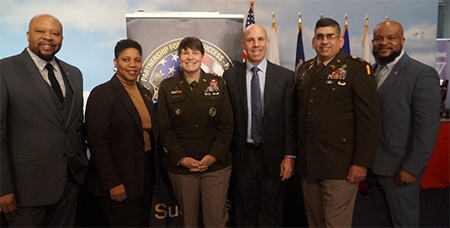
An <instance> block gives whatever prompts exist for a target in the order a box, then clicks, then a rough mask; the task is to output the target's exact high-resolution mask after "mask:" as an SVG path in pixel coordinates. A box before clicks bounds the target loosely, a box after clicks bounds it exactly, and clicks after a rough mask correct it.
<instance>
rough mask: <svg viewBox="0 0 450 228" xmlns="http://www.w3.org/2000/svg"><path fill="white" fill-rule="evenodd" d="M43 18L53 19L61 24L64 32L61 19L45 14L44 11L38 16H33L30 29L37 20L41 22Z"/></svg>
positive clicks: (29, 25)
mask: <svg viewBox="0 0 450 228" xmlns="http://www.w3.org/2000/svg"><path fill="white" fill-rule="evenodd" d="M41 20H51V21H54V22H55V23H57V24H59V27H60V30H61V34H62V30H63V27H62V24H61V22H60V21H59V19H58V18H56V17H55V16H53V15H50V14H43V13H42V14H37V15H36V16H34V17H32V18H31V20H30V23H29V24H28V30H30V28H31V26H32V25H33V24H35V23H37V22H39V21H41Z"/></svg>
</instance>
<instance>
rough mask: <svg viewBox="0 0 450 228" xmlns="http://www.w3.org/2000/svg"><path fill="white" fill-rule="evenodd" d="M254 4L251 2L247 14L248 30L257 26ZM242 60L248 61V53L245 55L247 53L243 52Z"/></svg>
mask: <svg viewBox="0 0 450 228" xmlns="http://www.w3.org/2000/svg"><path fill="white" fill-rule="evenodd" d="M253 4H255V2H254V1H253V0H251V1H250V9H249V10H248V14H247V22H246V23H245V27H246V28H247V27H248V26H249V25H251V24H255V15H254V11H255V8H253ZM242 58H243V59H244V61H247V53H245V51H242Z"/></svg>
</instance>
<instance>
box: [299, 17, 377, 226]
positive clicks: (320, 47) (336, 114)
mask: <svg viewBox="0 0 450 228" xmlns="http://www.w3.org/2000/svg"><path fill="white" fill-rule="evenodd" d="M340 33H341V29H340V26H339V24H338V23H337V22H336V21H335V20H333V19H330V18H322V19H320V20H318V21H317V23H316V27H315V32H314V38H313V39H312V46H313V48H314V49H315V51H316V53H317V56H316V57H315V58H313V59H311V60H309V61H307V62H305V63H304V64H302V65H301V66H300V67H299V69H298V72H297V73H298V75H297V76H298V78H297V91H298V118H299V119H298V137H299V138H298V139H299V156H298V160H299V163H298V172H299V174H300V175H301V178H302V187H303V194H304V200H305V208H306V214H307V218H308V224H309V226H310V227H351V225H352V215H353V208H354V205H355V199H356V193H357V190H358V182H359V181H362V180H364V178H365V176H366V173H367V168H370V167H372V165H373V162H374V156H375V150H376V139H377V137H378V132H379V130H378V128H379V125H380V108H379V104H378V101H377V100H378V95H377V90H376V82H375V79H374V77H373V75H372V72H371V68H370V65H369V64H368V63H367V62H365V61H364V60H362V59H360V58H357V57H354V56H349V55H347V54H346V53H345V52H344V51H343V50H342V49H341V48H342V45H343V43H344V38H343V37H342V36H340Z"/></svg>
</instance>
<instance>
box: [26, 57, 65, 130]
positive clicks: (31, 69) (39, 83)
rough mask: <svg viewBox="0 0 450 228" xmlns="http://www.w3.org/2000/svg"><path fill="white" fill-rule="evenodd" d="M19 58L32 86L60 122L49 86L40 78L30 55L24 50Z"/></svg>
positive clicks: (59, 114) (59, 115)
mask: <svg viewBox="0 0 450 228" xmlns="http://www.w3.org/2000/svg"><path fill="white" fill-rule="evenodd" d="M21 58H22V63H23V64H24V68H25V70H26V71H27V72H28V75H27V76H28V77H29V78H30V80H31V82H32V83H33V85H34V86H35V87H36V89H37V90H38V91H39V93H40V94H41V96H42V98H43V99H44V101H45V103H47V105H48V106H49V107H50V109H51V110H52V112H53V113H54V114H55V115H56V117H57V118H58V119H59V121H61V122H62V118H61V113H60V112H59V110H58V107H57V106H56V104H55V101H54V100H53V98H52V95H51V93H50V92H51V91H50V89H49V85H48V84H47V82H46V81H45V80H44V79H43V78H42V75H41V74H40V71H39V69H38V68H37V67H36V64H35V63H34V62H33V59H31V57H30V55H29V54H28V52H27V51H26V50H24V51H23V52H22V54H21Z"/></svg>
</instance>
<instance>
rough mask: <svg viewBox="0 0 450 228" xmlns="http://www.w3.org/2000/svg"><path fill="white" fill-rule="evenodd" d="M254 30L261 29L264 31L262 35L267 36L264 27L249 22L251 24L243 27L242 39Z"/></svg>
mask: <svg viewBox="0 0 450 228" xmlns="http://www.w3.org/2000/svg"><path fill="white" fill-rule="evenodd" d="M254 31H262V32H264V35H265V36H266V38H267V31H266V29H265V28H264V27H262V26H261V25H259V24H251V25H249V26H247V28H245V30H244V34H243V36H242V40H245V38H246V36H247V35H248V34H249V33H251V32H254Z"/></svg>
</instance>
